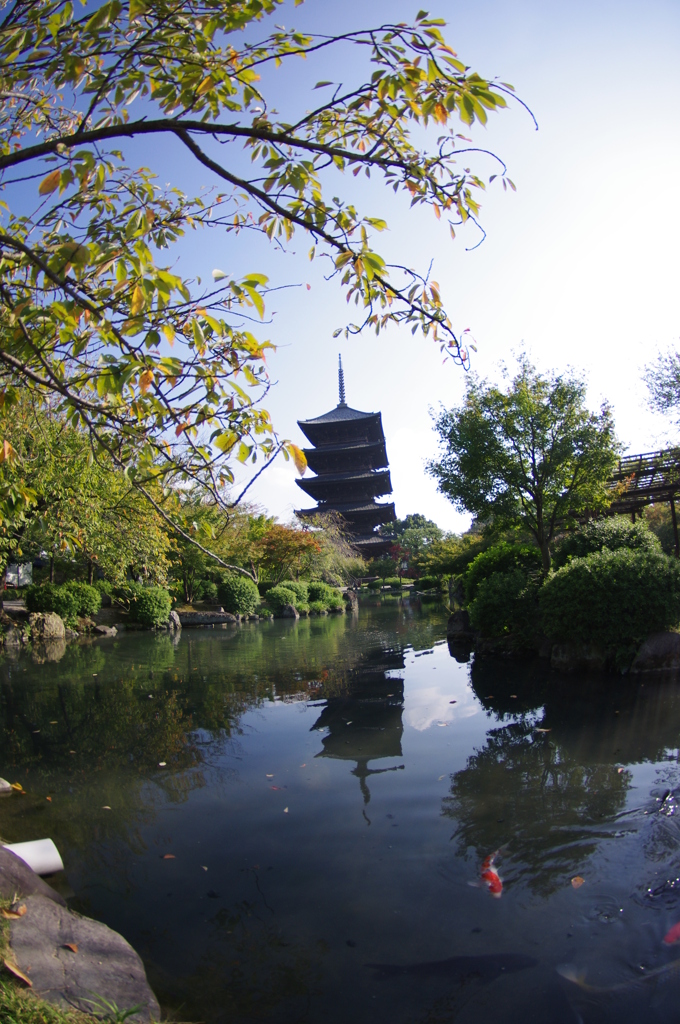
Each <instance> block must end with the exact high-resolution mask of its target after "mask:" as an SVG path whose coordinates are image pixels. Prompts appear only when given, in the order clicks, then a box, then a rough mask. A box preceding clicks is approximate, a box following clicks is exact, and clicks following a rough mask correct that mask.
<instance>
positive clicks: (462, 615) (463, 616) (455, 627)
mask: <svg viewBox="0 0 680 1024" xmlns="http://www.w3.org/2000/svg"><path fill="white" fill-rule="evenodd" d="M474 635H475V634H474V631H473V629H472V626H471V625H470V616H469V615H468V613H467V612H466V611H465V609H464V608H459V610H458V611H457V612H454V613H453V615H451V616H450V618H449V621H448V622H447V623H446V637H447V639H448V640H456V641H458V642H459V643H464V642H467V641H472V640H473V638H474Z"/></svg>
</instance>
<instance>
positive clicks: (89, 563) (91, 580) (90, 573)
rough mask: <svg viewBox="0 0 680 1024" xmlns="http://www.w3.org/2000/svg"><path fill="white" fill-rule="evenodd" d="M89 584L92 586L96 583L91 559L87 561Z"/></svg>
mask: <svg viewBox="0 0 680 1024" xmlns="http://www.w3.org/2000/svg"><path fill="white" fill-rule="evenodd" d="M87 582H88V583H89V584H90V586H92V584H93V583H94V562H93V561H92V559H91V558H88V560H87Z"/></svg>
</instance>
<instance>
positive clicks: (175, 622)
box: [168, 611, 182, 632]
mask: <svg viewBox="0 0 680 1024" xmlns="http://www.w3.org/2000/svg"><path fill="white" fill-rule="evenodd" d="M168 626H169V627H170V629H171V630H172V631H173V632H174V630H176V629H181V628H182V623H181V622H180V619H179V615H178V614H177V612H175V611H172V612H170V616H169V618H168Z"/></svg>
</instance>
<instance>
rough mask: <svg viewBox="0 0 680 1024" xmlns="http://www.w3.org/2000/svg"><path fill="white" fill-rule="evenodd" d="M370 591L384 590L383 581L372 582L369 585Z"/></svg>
mask: <svg viewBox="0 0 680 1024" xmlns="http://www.w3.org/2000/svg"><path fill="white" fill-rule="evenodd" d="M368 589H369V590H381V589H382V580H371V582H370V583H369V584H368Z"/></svg>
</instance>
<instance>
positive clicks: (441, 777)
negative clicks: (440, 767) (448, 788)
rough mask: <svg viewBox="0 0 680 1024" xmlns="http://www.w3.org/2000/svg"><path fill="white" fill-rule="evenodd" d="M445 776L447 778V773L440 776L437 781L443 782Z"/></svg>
mask: <svg viewBox="0 0 680 1024" xmlns="http://www.w3.org/2000/svg"><path fill="white" fill-rule="evenodd" d="M445 778H446V776H445V775H440V776H439V778H438V779H437V782H441V781H442V779H445Z"/></svg>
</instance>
